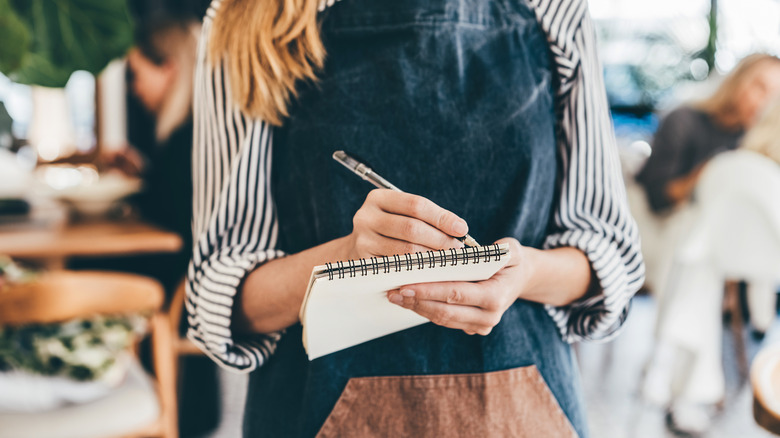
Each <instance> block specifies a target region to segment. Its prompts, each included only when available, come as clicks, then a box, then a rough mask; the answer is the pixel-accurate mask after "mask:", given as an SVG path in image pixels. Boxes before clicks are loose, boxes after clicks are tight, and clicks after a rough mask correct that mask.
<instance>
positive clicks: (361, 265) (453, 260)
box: [325, 243, 501, 280]
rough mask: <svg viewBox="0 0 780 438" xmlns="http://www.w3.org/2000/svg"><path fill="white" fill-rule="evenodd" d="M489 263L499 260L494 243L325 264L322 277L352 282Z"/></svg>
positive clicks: (498, 248) (499, 250)
mask: <svg viewBox="0 0 780 438" xmlns="http://www.w3.org/2000/svg"><path fill="white" fill-rule="evenodd" d="M491 259H493V260H495V261H499V260H501V248H500V247H499V245H498V244H497V243H494V244H493V245H490V246H489V247H476V248H473V247H472V248H468V247H465V248H460V249H456V248H451V249H449V250H444V249H440V250H437V251H426V252H425V253H422V252H416V253H414V254H400V255H399V254H394V255H392V256H378V257H371V258H369V259H365V258H362V259H358V260H348V261H346V262H344V261H338V262H334V263H326V264H325V267H326V270H325V271H326V273H327V275H328V280H334V279H335V278H336V277H338V278H339V279H343V278H346V277H347V276H348V277H349V278H354V277H357V276H361V277H365V276H367V275H369V274H371V275H379V274H380V273H384V274H389V273H391V272H402V271H413V270H415V269H418V270H419V269H434V268H437V267H440V268H443V267H445V266H447V264H448V263H449V265H450V266H457V264H458V263H461V264H463V265H468V264H469V263H473V264H478V263H488V262H490V260H491Z"/></svg>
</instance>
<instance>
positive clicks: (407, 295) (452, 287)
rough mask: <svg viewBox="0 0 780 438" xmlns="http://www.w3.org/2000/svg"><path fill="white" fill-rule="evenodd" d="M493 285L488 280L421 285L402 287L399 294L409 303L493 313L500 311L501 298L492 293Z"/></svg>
mask: <svg viewBox="0 0 780 438" xmlns="http://www.w3.org/2000/svg"><path fill="white" fill-rule="evenodd" d="M493 283H494V282H492V281H490V280H485V281H481V282H476V283H471V282H464V281H448V282H439V283H421V284H415V285H408V286H404V287H402V288H401V289H400V291H399V293H400V294H401V296H403V297H404V299H405V300H406V301H408V302H410V303H411V302H412V301H436V302H440V303H447V304H457V305H461V306H472V307H478V308H480V309H483V310H488V311H495V310H500V309H501V299H500V298H501V297H500V295H499V294H498V293H494V291H493V288H492V287H491V286H492V285H493Z"/></svg>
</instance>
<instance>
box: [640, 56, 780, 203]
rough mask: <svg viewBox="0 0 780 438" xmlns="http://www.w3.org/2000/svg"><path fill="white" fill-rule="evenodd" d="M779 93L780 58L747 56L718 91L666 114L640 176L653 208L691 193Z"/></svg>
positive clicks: (673, 201)
mask: <svg viewBox="0 0 780 438" xmlns="http://www.w3.org/2000/svg"><path fill="white" fill-rule="evenodd" d="M777 96H780V59H778V58H777V57H775V56H772V55H768V54H761V53H757V54H753V55H750V56H747V57H745V58H744V59H743V60H742V61H740V63H739V65H737V67H735V68H734V70H733V71H732V72H731V73H730V74H729V75H728V76H727V77H726V78H725V79H724V80H723V83H722V84H721V85H720V87H719V88H718V89H717V90H716V91H715V93H714V94H713V95H712V96H711V97H709V98H708V99H705V100H704V101H702V102H699V103H697V104H694V105H690V106H689V105H686V106H682V107H680V108H678V109H676V110H674V111H672V112H671V113H669V115H667V116H666V117H665V118H664V119H663V120H662V121H661V124H660V125H659V127H658V131H657V132H656V133H655V138H654V139H653V149H652V150H653V153H652V155H651V156H650V158H648V160H647V163H646V164H645V167H644V168H643V169H642V171H641V172H640V173H639V175H637V181H638V182H639V183H640V184H642V185H643V186H644V188H645V192H646V193H647V199H648V201H649V204H650V207H651V208H652V209H653V210H654V211H655V212H656V213H660V212H664V211H668V210H669V209H670V208H671V207H673V206H676V205H680V204H681V203H682V202H683V201H685V200H687V199H688V198H689V197H690V194H691V192H692V191H693V188H694V187H695V186H696V181H698V177H699V175H700V174H701V170H702V168H703V165H704V163H705V162H706V161H707V160H708V159H710V158H712V157H713V156H714V155H715V154H717V153H719V152H724V151H727V150H733V149H735V148H736V147H737V144H738V143H739V140H740V138H741V137H742V134H743V133H744V132H745V131H746V130H747V129H749V128H750V127H751V126H753V124H754V123H755V122H756V119H757V118H758V116H759V115H760V114H761V111H762V110H763V108H764V107H765V106H766V104H767V102H770V101H771V100H772V99H774V98H775V97H777Z"/></svg>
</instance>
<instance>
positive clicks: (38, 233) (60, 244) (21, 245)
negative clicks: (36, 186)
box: [0, 220, 183, 269]
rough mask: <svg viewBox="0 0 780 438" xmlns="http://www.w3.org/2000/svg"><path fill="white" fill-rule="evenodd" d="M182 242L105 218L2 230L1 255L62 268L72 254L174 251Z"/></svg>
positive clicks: (151, 229)
mask: <svg viewBox="0 0 780 438" xmlns="http://www.w3.org/2000/svg"><path fill="white" fill-rule="evenodd" d="M182 245H183V242H182V239H181V237H179V235H178V234H176V233H174V232H171V231H167V230H163V229H161V228H159V227H156V226H154V225H151V224H148V223H143V222H122V221H103V220H101V221H90V222H76V223H73V224H69V225H66V226H65V227H64V228H63V229H60V230H22V231H13V232H0V254H4V255H8V256H10V257H12V258H20V259H33V260H37V261H41V262H43V263H44V264H45V265H46V267H48V268H58V269H61V268H63V267H64V266H65V261H66V260H67V259H68V258H71V257H95V256H121V255H135V254H152V253H174V252H177V251H179V250H180V249H181V247H182Z"/></svg>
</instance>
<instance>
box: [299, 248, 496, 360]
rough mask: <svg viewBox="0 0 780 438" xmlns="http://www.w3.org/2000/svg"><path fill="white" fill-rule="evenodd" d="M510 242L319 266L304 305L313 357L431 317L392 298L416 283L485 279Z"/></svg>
mask: <svg viewBox="0 0 780 438" xmlns="http://www.w3.org/2000/svg"><path fill="white" fill-rule="evenodd" d="M509 258H510V253H509V245H507V244H502V245H498V244H494V245H490V246H480V247H468V248H461V249H450V250H439V251H428V252H425V253H412V254H401V255H393V256H383V257H371V258H370V259H360V260H350V261H346V262H334V263H327V264H325V265H321V266H316V267H315V268H314V269H313V271H312V274H311V278H310V279H309V287H308V289H307V290H306V295H305V297H304V299H303V304H302V305H301V309H300V313H299V316H300V319H301V324H302V325H303V345H304V347H305V348H306V353H307V354H308V356H309V360H314V359H316V358H318V357H322V356H325V355H327V354H330V353H333V352H336V351H339V350H343V349H345V348H349V347H352V346H355V345H358V344H361V343H363V342H367V341H370V340H372V339H376V338H379V337H382V336H385V335H389V334H391V333H395V332H398V331H401V330H405V329H408V328H411V327H414V326H417V325H420V324H424V323H426V322H429V321H428V319H427V318H425V317H423V316H420V315H418V314H417V313H415V312H413V311H412V310H409V309H405V308H403V307H401V306H398V305H396V304H393V303H390V302H389V301H388V300H387V291H389V290H392V289H397V288H399V287H401V286H405V285H409V284H416V283H433V282H441V281H482V280H487V279H488V278H490V277H492V276H493V274H495V273H496V272H498V270H499V269H501V268H503V267H504V266H505V265H506V264H507V262H508V261H509Z"/></svg>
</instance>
